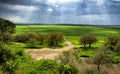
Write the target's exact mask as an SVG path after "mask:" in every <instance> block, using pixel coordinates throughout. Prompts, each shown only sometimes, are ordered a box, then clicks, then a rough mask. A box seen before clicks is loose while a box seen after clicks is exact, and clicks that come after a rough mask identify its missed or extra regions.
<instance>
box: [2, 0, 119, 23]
mask: <svg viewBox="0 0 120 74" xmlns="http://www.w3.org/2000/svg"><path fill="white" fill-rule="evenodd" d="M0 18H4V19H8V20H10V21H12V22H14V23H31V24H32V23H42V24H93V25H120V0H0Z"/></svg>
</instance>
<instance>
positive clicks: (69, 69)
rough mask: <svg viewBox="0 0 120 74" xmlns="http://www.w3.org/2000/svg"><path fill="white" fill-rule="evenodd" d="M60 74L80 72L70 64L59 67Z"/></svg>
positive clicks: (76, 73)
mask: <svg viewBox="0 0 120 74" xmlns="http://www.w3.org/2000/svg"><path fill="white" fill-rule="evenodd" d="M59 74H79V71H78V69H77V68H76V67H74V66H72V65H68V64H65V65H64V64H61V65H60V66H59Z"/></svg>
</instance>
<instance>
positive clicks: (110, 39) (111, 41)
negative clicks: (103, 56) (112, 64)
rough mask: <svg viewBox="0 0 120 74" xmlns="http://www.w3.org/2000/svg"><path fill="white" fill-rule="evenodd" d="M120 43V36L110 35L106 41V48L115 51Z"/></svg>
mask: <svg viewBox="0 0 120 74" xmlns="http://www.w3.org/2000/svg"><path fill="white" fill-rule="evenodd" d="M119 41H120V35H119V34H115V35H112V34H111V35H109V36H108V37H107V39H106V40H105V44H104V45H105V46H107V47H108V48H110V49H111V50H114V47H115V46H116V44H117V43H118V42H119Z"/></svg>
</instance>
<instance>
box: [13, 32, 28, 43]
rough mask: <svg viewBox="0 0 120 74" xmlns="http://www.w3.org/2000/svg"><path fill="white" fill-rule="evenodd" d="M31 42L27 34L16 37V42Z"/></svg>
mask: <svg viewBox="0 0 120 74" xmlns="http://www.w3.org/2000/svg"><path fill="white" fill-rule="evenodd" d="M28 40H29V37H28V36H27V34H20V35H16V36H15V37H14V41H16V42H22V43H25V42H27V41H28Z"/></svg>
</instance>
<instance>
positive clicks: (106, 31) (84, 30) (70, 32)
mask: <svg viewBox="0 0 120 74" xmlns="http://www.w3.org/2000/svg"><path fill="white" fill-rule="evenodd" d="M53 31H57V32H62V33H63V34H64V35H65V37H66V39H67V40H69V41H71V42H72V43H73V44H79V39H80V36H81V35H84V34H89V33H93V34H95V35H96V36H97V38H98V40H99V42H100V43H99V44H98V45H100V44H101V42H103V41H104V39H105V38H106V36H108V35H110V34H116V33H119V32H120V26H74V25H17V27H16V33H15V34H22V33H29V32H38V33H41V34H48V33H50V32H53Z"/></svg>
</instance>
